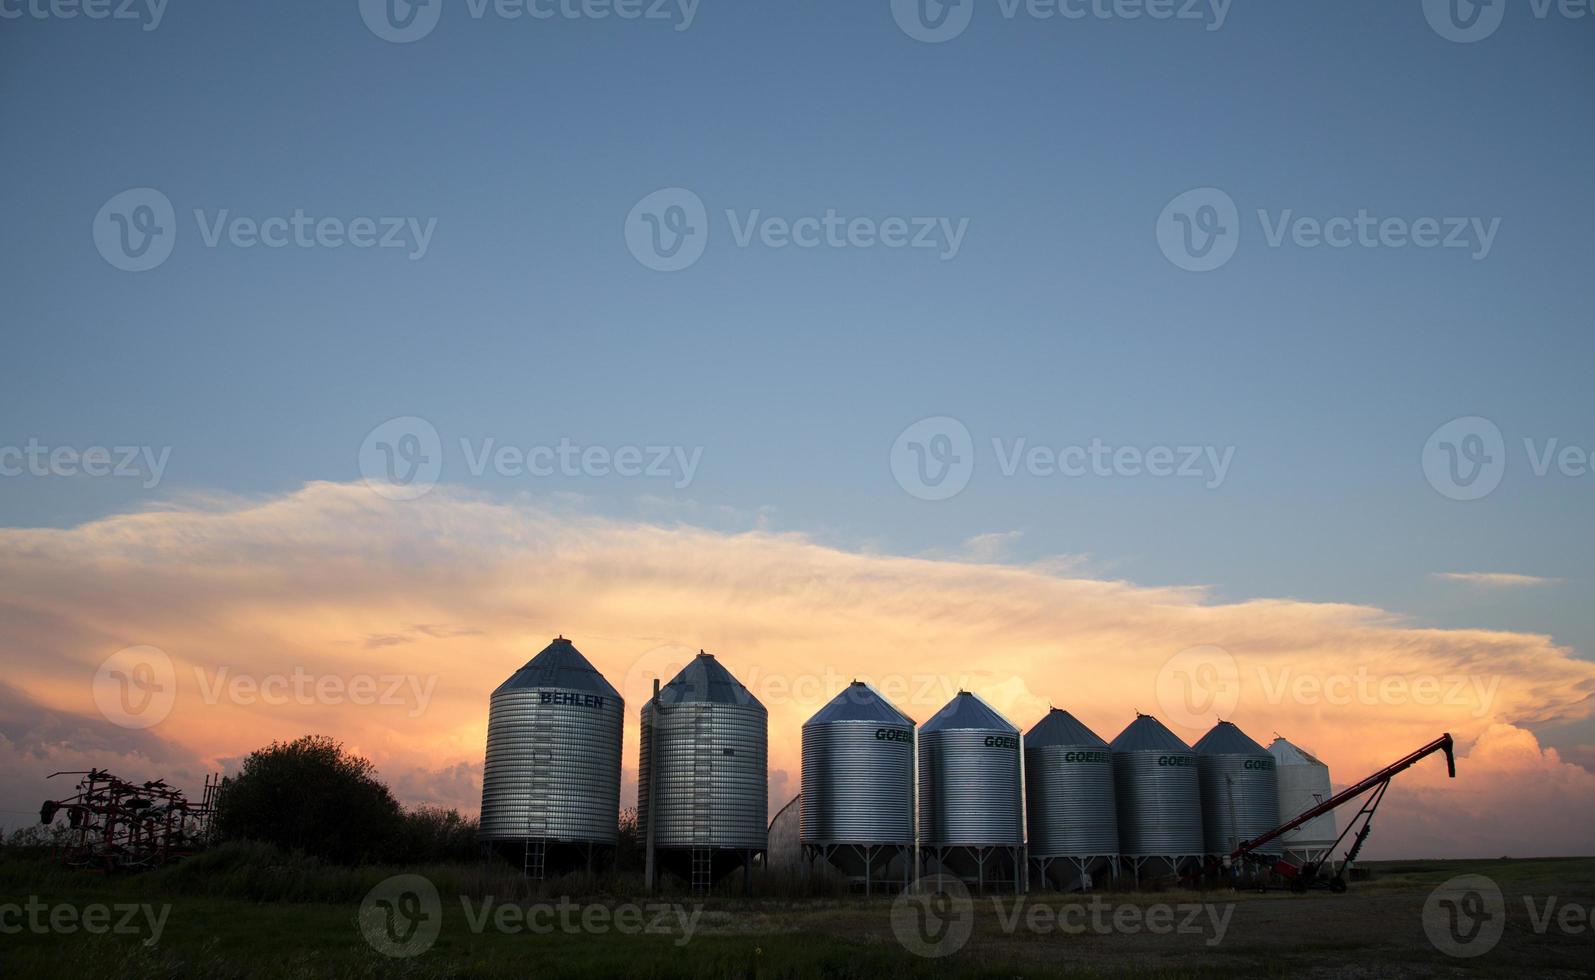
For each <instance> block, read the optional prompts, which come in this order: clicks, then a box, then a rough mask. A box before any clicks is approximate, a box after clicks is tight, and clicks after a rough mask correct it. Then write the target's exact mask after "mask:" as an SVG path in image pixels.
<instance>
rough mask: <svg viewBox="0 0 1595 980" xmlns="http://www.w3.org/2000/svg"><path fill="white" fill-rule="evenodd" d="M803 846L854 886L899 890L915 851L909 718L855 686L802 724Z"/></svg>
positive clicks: (875, 694)
mask: <svg viewBox="0 0 1595 980" xmlns="http://www.w3.org/2000/svg"><path fill="white" fill-rule="evenodd" d="M802 800H803V803H802V824H803V831H802V837H803V845H804V847H805V849H807V850H809V851H810V852H811V854H813V855H814V856H817V857H820V858H823V859H824V860H826V861H829V862H830V863H832V864H834V865H836V867H837V868H838V869H840V870H841V871H842V872H844V873H845V874H847V875H848V876H849V877H851V878H854V879H857V880H859V881H861V882H862V883H863V885H864V890H865V891H866V892H868V891H870V890H871V888H872V885H873V883H874V882H875V881H877V880H891V881H895V882H897V883H900V884H904V885H906V884H907V882H908V880H909V878H910V876H911V875H910V873H911V871H912V851H913V846H914V719H912V718H910V717H908V716H907V715H905V714H903V713H902V712H901V711H898V710H897V709H896V708H895V707H893V706H892V704H891V702H889V701H887V700H886V699H885V698H884V697H882V696H881V695H880V693H879V692H877V691H876V690H875V689H874V688H872V687H870V686H869V685H868V684H865V683H864V682H862V681H854V682H853V683H852V684H851V685H849V686H848V687H846V688H845V689H843V691H842V692H841V693H840V694H838V695H837V696H836V697H834V698H832V699H831V701H830V702H829V703H828V704H826V705H825V707H823V708H821V709H820V710H819V711H818V712H816V713H815V715H814V717H812V718H810V719H809V720H808V721H806V722H804V724H803V794H802Z"/></svg>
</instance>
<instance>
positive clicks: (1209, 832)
mask: <svg viewBox="0 0 1595 980" xmlns="http://www.w3.org/2000/svg"><path fill="white" fill-rule="evenodd" d="M1196 764H1197V772H1198V773H1199V774H1200V775H1201V780H1202V837H1203V840H1204V841H1205V843H1206V849H1207V853H1209V854H1212V855H1217V856H1220V857H1222V856H1225V855H1228V854H1229V853H1231V852H1232V851H1234V850H1235V848H1236V846H1238V845H1239V844H1240V842H1241V841H1246V840H1251V839H1252V838H1254V837H1261V836H1262V835H1263V834H1266V833H1268V832H1269V831H1270V830H1273V829H1274V828H1275V827H1278V826H1279V783H1278V781H1277V780H1276V778H1275V775H1274V770H1275V764H1274V757H1273V756H1272V755H1270V754H1269V752H1268V750H1267V749H1265V748H1263V747H1262V746H1261V745H1258V744H1257V743H1256V742H1254V741H1252V740H1251V739H1250V738H1248V737H1247V736H1246V733H1245V732H1243V731H1241V730H1240V729H1239V728H1237V727H1236V726H1235V725H1234V724H1233V723H1232V722H1227V721H1221V722H1219V723H1218V724H1217V725H1214V726H1213V728H1212V730H1211V731H1209V732H1208V733H1207V734H1206V735H1203V736H1202V739H1201V741H1199V742H1197V743H1196ZM1281 850H1282V849H1281V848H1280V845H1279V842H1278V841H1277V840H1276V841H1272V842H1270V843H1268V844H1265V845H1263V846H1262V847H1261V848H1259V849H1258V851H1257V853H1259V854H1275V855H1277V854H1280V853H1281Z"/></svg>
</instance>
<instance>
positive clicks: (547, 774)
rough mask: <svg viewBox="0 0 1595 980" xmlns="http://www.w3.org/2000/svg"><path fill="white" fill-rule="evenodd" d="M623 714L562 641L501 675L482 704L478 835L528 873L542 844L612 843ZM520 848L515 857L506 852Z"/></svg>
mask: <svg viewBox="0 0 1595 980" xmlns="http://www.w3.org/2000/svg"><path fill="white" fill-rule="evenodd" d="M625 716H626V714H625V702H624V701H622V699H621V697H620V694H619V692H617V691H616V690H615V689H614V688H613V687H612V686H610V684H609V682H608V681H606V680H604V678H603V676H602V675H600V674H599V673H598V671H597V670H595V669H594V668H593V665H592V664H590V663H588V662H587V658H585V657H583V656H582V655H581V653H580V651H578V650H577V649H576V647H575V646H574V645H573V644H572V643H571V642H570V641H569V640H567V639H565V638H564V637H559V638H558V639H556V640H554V642H552V643H550V644H549V645H548V647H547V648H546V649H544V650H543V652H542V653H539V654H538V655H537V656H535V657H533V658H532V659H531V661H529V662H528V663H527V664H526V665H525V666H524V667H522V668H521V669H520V670H517V671H516V672H515V673H514V674H512V675H510V677H509V679H508V680H506V681H505V682H504V683H502V684H500V685H499V686H498V688H497V689H496V690H494V692H493V695H492V698H491V700H490V703H489V709H488V719H487V758H486V761H485V763H484V765H483V767H482V819H481V825H480V829H479V831H478V836H479V838H480V839H481V840H482V841H484V842H486V843H490V844H493V845H495V846H496V847H498V848H499V849H500V850H503V851H505V853H506V854H509V855H510V856H513V857H516V858H520V859H522V860H524V862H525V867H526V870H527V872H528V873H529V874H532V875H533V876H534V877H542V876H543V872H544V870H545V862H546V861H547V860H548V859H549V857H550V851H549V848H550V847H554V846H557V845H562V844H586V845H593V844H604V845H613V844H614V843H615V839H616V836H617V832H618V828H617V825H618V820H619V813H620V743H621V735H622V730H623V728H624V725H625ZM520 842H525V847H524V848H523V849H522V853H520V854H514V853H513V851H512V848H510V847H507V846H506V845H511V844H515V843H520ZM588 857H589V858H590V857H591V850H590V848H589V849H588Z"/></svg>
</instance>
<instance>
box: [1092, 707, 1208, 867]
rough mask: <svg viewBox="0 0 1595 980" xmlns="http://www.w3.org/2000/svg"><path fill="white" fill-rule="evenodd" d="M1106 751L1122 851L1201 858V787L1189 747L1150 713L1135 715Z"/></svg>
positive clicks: (1138, 855) (1145, 855)
mask: <svg viewBox="0 0 1595 980" xmlns="http://www.w3.org/2000/svg"><path fill="white" fill-rule="evenodd" d="M1108 747H1109V749H1110V750H1111V751H1112V752H1113V792H1114V796H1115V799H1116V802H1117V805H1118V811H1119V853H1121V854H1123V855H1126V856H1130V857H1170V858H1172V857H1188V856H1199V855H1201V854H1202V853H1203V848H1202V845H1203V841H1202V803H1201V799H1202V797H1201V785H1200V779H1199V777H1198V775H1197V763H1196V753H1195V752H1194V751H1192V749H1191V747H1190V746H1189V745H1186V744H1185V743H1184V742H1182V741H1180V739H1179V738H1178V736H1176V735H1175V734H1174V733H1173V732H1171V731H1169V730H1168V729H1167V728H1165V727H1164V726H1163V723H1162V722H1160V721H1158V720H1157V719H1156V718H1153V717H1152V716H1151V715H1136V717H1135V721H1133V722H1131V723H1130V725H1129V727H1128V728H1126V729H1125V730H1124V731H1122V732H1120V733H1119V737H1118V738H1116V739H1114V740H1113V742H1112V743H1111V744H1110V745H1109V746H1108Z"/></svg>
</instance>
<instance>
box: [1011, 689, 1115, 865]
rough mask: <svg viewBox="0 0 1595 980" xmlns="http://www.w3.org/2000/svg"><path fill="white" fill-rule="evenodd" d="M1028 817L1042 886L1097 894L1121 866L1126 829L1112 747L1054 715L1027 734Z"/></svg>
mask: <svg viewBox="0 0 1595 980" xmlns="http://www.w3.org/2000/svg"><path fill="white" fill-rule="evenodd" d="M1025 814H1026V818H1027V819H1026V828H1027V830H1028V832H1029V857H1030V866H1031V870H1032V871H1034V872H1035V873H1036V879H1035V880H1037V881H1038V882H1046V883H1048V884H1050V885H1052V886H1054V887H1057V888H1061V889H1065V890H1071V891H1072V890H1074V889H1076V888H1089V887H1091V885H1092V883H1093V882H1092V876H1093V874H1097V873H1101V872H1102V871H1107V872H1109V873H1112V872H1113V870H1115V869H1116V867H1117V864H1118V855H1119V825H1118V812H1117V810H1116V808H1115V805H1114V792H1113V759H1112V755H1111V753H1110V752H1109V750H1108V743H1107V742H1105V741H1103V740H1102V737H1101V736H1099V735H1098V734H1097V733H1096V732H1093V731H1092V730H1091V729H1089V728H1087V727H1086V726H1085V725H1084V724H1082V723H1081V722H1080V721H1079V720H1078V719H1076V718H1075V717H1074V716H1073V715H1071V714H1070V713H1069V712H1067V711H1064V710H1062V709H1060V708H1053V709H1052V710H1051V711H1049V712H1048V713H1047V715H1046V716H1045V717H1044V718H1042V719H1041V720H1040V721H1038V722H1036V725H1035V727H1034V728H1032V729H1030V731H1029V732H1028V733H1027V734H1026V735H1025Z"/></svg>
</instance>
